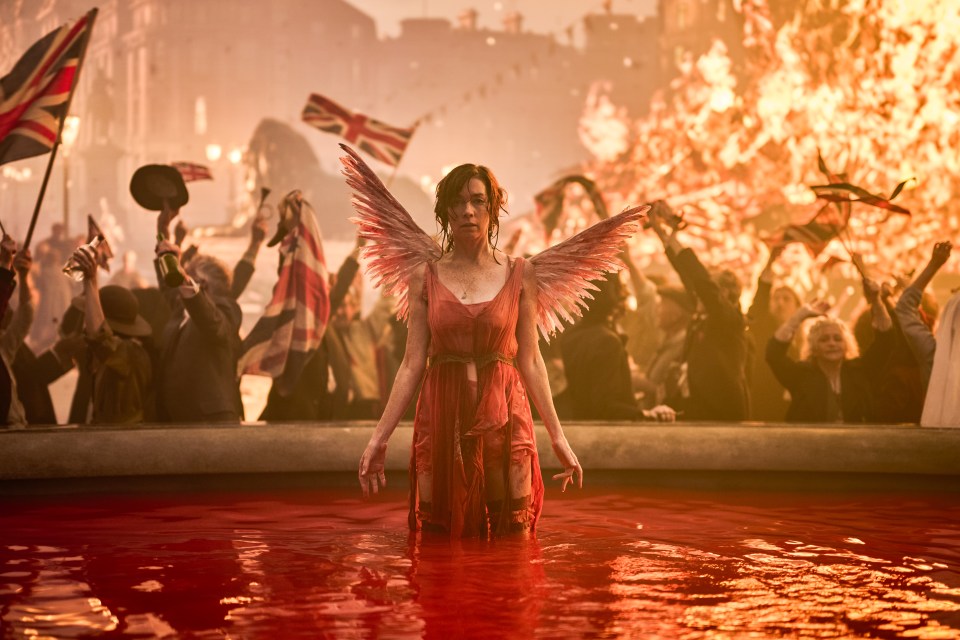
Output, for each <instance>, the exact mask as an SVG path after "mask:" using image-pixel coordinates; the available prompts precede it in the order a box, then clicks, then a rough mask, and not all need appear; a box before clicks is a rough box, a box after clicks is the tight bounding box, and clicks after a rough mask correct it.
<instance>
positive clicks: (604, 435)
mask: <svg viewBox="0 0 960 640" xmlns="http://www.w3.org/2000/svg"><path fill="white" fill-rule="evenodd" d="M373 428H374V425H373V423H369V422H356V423H288V424H269V425H267V424H262V423H249V424H244V425H235V426H231V425H178V426H176V427H170V426H165V425H164V426H160V425H148V426H143V427H131V428H112V427H51V428H30V429H26V430H20V431H2V432H0V481H3V480H40V479H66V478H98V477H124V476H127V477H129V476H140V477H143V476H184V475H206V474H260V473H314V472H340V473H343V472H354V473H355V472H356V468H357V461H358V460H359V457H360V454H361V452H362V451H363V449H364V447H365V446H366V443H367V440H368V439H369V438H370V434H371V433H372V432H373ZM564 431H565V433H566V434H567V438H568V440H569V441H570V444H571V446H572V447H573V449H574V451H576V452H577V455H578V456H579V458H580V462H581V464H582V465H583V467H584V469H585V470H609V471H615V470H636V471H643V470H669V471H734V472H743V471H746V472H756V471H760V472H805V473H848V474H849V473H854V474H857V473H861V474H907V475H931V476H933V475H939V476H960V429H926V428H920V427H917V426H902V425H863V426H833V425H829V426H828V425H782V424H751V423H743V424H709V423H702V424H696V423H678V424H671V425H659V424H650V423H643V424H607V423H577V424H568V425H565V426H564ZM412 435H413V428H412V426H411V425H410V424H409V423H405V424H402V425H401V426H400V427H398V428H397V430H396V432H395V433H394V435H393V437H392V438H391V441H390V446H389V448H388V451H387V469H388V470H390V471H400V470H406V469H407V467H408V464H409V459H410V443H411V439H412ZM537 446H538V449H539V451H540V456H541V464H542V466H543V467H544V468H547V469H550V468H555V467H556V466H557V463H556V461H555V459H554V457H553V453H552V452H551V450H550V443H549V439H548V437H547V433H546V430H545V429H544V428H543V427H542V426H538V427H537Z"/></svg>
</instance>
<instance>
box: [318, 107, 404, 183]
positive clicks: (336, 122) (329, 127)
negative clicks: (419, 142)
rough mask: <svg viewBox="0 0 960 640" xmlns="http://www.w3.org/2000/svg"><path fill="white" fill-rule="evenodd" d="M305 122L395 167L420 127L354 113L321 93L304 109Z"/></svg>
mask: <svg viewBox="0 0 960 640" xmlns="http://www.w3.org/2000/svg"><path fill="white" fill-rule="evenodd" d="M302 117H303V121H304V122H306V123H307V124H311V125H313V126H314V127H316V128H317V129H320V130H321V131H326V132H327V133H334V134H336V135H338V136H340V137H342V138H343V139H344V140H346V141H347V142H350V143H351V144H355V145H356V146H358V147H360V148H361V149H363V150H364V151H366V152H367V153H369V154H370V155H371V156H373V157H374V158H376V159H377V160H379V161H381V162H384V163H386V164H389V165H390V166H392V167H395V166H397V165H398V164H400V159H401V158H402V157H403V152H404V151H406V149H407V145H408V144H409V143H410V138H411V137H412V136H413V132H414V131H415V130H416V128H417V126H416V125H414V126H412V127H410V128H409V129H402V128H400V127H392V126H390V125H388V124H385V123H383V122H380V121H379V120H375V119H373V118H370V117H368V116H365V115H363V114H362V113H355V112H353V111H350V110H348V109H345V108H343V107H341V106H340V105H339V104H337V103H336V102H334V101H333V100H330V99H329V98H325V97H324V96H321V95H319V94H316V93H314V94H312V95H311V96H310V99H309V100H307V106H305V107H304V108H303V115H302Z"/></svg>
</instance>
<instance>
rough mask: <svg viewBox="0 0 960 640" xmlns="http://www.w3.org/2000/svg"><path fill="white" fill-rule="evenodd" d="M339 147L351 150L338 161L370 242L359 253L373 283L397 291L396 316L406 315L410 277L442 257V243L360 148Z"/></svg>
mask: <svg viewBox="0 0 960 640" xmlns="http://www.w3.org/2000/svg"><path fill="white" fill-rule="evenodd" d="M340 148H341V149H343V150H344V151H345V152H346V153H347V155H345V156H341V157H340V162H341V163H342V164H343V175H344V176H346V178H347V185H348V186H349V187H350V188H351V189H353V208H354V209H356V211H357V216H356V217H355V218H351V219H350V220H351V221H352V222H354V223H356V225H357V227H358V230H357V233H359V234H360V236H361V237H362V238H363V239H364V240H366V241H367V244H366V245H364V247H363V248H362V249H361V250H360V255H361V256H363V258H364V259H365V260H366V261H367V271H368V272H369V273H370V275H371V277H372V278H373V282H374V284H375V285H376V286H378V287H383V291H384V293H385V294H387V295H395V296H397V317H398V318H400V319H401V320H405V319H406V317H407V313H408V311H409V304H408V302H407V293H408V291H407V281H408V280H409V278H410V276H411V274H412V273H413V272H414V271H415V270H416V269H417V267H419V266H420V265H422V264H423V263H424V262H427V261H428V260H430V261H432V260H438V259H439V258H440V255H441V251H440V246H439V245H438V244H437V243H436V242H435V241H434V240H433V239H432V238H431V237H430V236H429V235H427V233H426V232H425V231H424V230H423V229H421V228H420V227H419V226H418V225H417V223H416V222H414V220H413V218H411V217H410V214H409V213H407V210H406V209H404V208H403V205H402V204H400V203H399V202H397V199H396V198H394V197H393V195H392V194H391V193H390V192H389V191H387V188H386V187H385V186H384V184H383V182H381V181H380V178H378V177H377V174H376V173H374V172H373V170H372V169H370V167H368V166H367V164H366V163H365V162H364V161H363V160H362V159H361V158H360V156H359V155H357V152H356V151H354V150H353V149H351V148H350V147H348V146H347V145H345V144H341V145H340Z"/></svg>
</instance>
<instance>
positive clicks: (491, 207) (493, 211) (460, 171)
mask: <svg viewBox="0 0 960 640" xmlns="http://www.w3.org/2000/svg"><path fill="white" fill-rule="evenodd" d="M473 178H477V179H478V180H480V181H481V182H482V183H483V185H484V187H485V188H486V190H487V213H488V215H489V216H490V227H489V229H488V230H487V241H488V242H489V243H490V246H491V247H493V248H496V246H497V240H498V239H499V237H500V212H501V211H503V212H504V213H507V209H506V205H507V192H506V190H504V188H503V187H501V186H500V183H499V182H498V181H497V178H496V176H494V175H493V172H492V171H490V169H488V168H487V167H484V166H483V165H478V164H462V165H460V166H459V167H457V168H455V169H453V170H452V171H451V172H450V173H448V174H447V175H445V176H444V177H443V179H442V180H441V181H440V182H439V183H437V202H436V205H435V206H434V208H433V212H434V214H435V215H436V219H437V225H438V226H439V227H440V245H441V246H442V247H443V252H444V253H446V252H448V251H450V250H451V249H452V248H453V237H452V236H451V235H450V210H451V209H452V208H454V207H455V206H456V205H457V204H458V203H459V200H460V192H461V191H463V187H464V186H466V185H467V184H469V182H470V180H472V179H473Z"/></svg>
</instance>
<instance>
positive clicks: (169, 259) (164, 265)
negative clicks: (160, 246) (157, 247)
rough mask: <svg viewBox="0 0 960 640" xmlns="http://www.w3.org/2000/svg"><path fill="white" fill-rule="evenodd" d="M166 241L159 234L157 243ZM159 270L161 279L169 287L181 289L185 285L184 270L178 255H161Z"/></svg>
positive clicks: (158, 261)
mask: <svg viewBox="0 0 960 640" xmlns="http://www.w3.org/2000/svg"><path fill="white" fill-rule="evenodd" d="M163 240H165V238H164V237H163V235H162V234H157V242H162V241H163ZM157 268H158V269H159V270H160V278H161V279H162V280H163V282H164V284H166V285H167V286H168V287H179V286H180V285H182V284H183V280H184V276H183V270H182V269H181V268H180V261H179V260H177V256H176V254H173V253H161V254H160V255H159V256H157Z"/></svg>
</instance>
